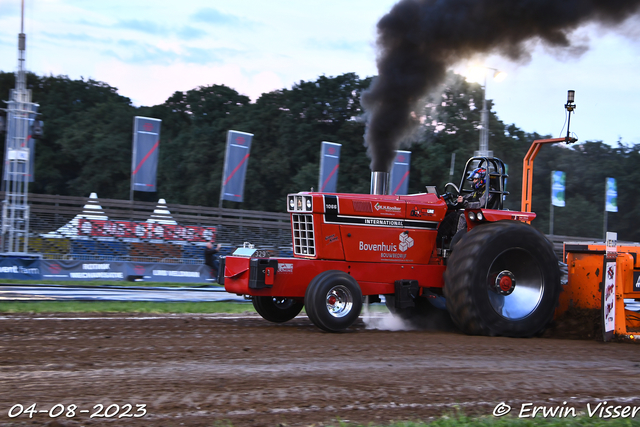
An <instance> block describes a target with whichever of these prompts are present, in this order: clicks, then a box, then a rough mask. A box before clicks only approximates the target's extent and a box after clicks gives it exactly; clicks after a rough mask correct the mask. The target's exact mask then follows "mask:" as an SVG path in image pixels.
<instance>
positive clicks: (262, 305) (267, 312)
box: [251, 297, 304, 323]
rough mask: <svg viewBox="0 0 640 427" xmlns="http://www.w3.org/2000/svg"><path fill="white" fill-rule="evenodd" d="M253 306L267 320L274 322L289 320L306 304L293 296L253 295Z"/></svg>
mask: <svg viewBox="0 0 640 427" xmlns="http://www.w3.org/2000/svg"><path fill="white" fill-rule="evenodd" d="M251 300H252V302H253V308H255V309H256V311H257V312H258V314H259V315H260V316H262V317H263V318H264V319H265V320H268V321H269V322H274V323H283V322H287V321H289V320H291V319H293V318H294V317H296V316H297V315H298V313H300V311H301V310H302V307H303V306H304V304H303V303H302V302H299V301H296V300H295V299H293V298H284V297H253V298H252V299H251Z"/></svg>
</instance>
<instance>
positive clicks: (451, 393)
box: [0, 314, 640, 426]
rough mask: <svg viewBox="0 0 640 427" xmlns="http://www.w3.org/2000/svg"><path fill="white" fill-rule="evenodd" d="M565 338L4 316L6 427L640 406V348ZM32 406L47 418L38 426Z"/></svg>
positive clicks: (311, 421) (313, 421) (177, 318)
mask: <svg viewBox="0 0 640 427" xmlns="http://www.w3.org/2000/svg"><path fill="white" fill-rule="evenodd" d="M565 323H566V322H565ZM377 325H378V327H379V328H381V327H383V326H381V325H382V323H381V322H378V323H377ZM562 327H563V325H562V324H559V325H557V326H556V328H555V330H553V331H551V332H550V333H549V334H547V335H545V336H543V337H539V338H531V339H511V338H500V337H497V338H496V337H477V336H466V335H462V334H460V333H457V332H444V331H434V330H404V331H401V330H395V331H391V330H381V329H371V323H370V322H366V323H365V322H364V321H363V320H360V321H358V322H357V323H356V325H355V326H353V327H352V328H350V329H349V330H348V331H347V332H344V333H339V334H329V333H324V332H321V331H320V330H319V329H317V328H316V327H315V326H313V324H312V323H311V322H310V321H309V319H308V318H307V317H305V316H299V317H297V318H296V319H294V320H292V321H290V322H287V323H284V324H273V323H269V322H267V321H265V320H263V319H262V318H260V317H258V316H257V315H250V314H247V315H142V314H140V315H131V314H109V315H103V314H93V315H84V314H83V315H71V314H47V315H38V314H31V315H29V314H16V315H4V316H1V317H0V425H2V426H13V425H16V426H23V425H24V426H32V425H49V426H80V425H83V426H100V425H114V426H120V425H124V426H128V425H131V426H183V425H184V426H225V425H233V426H278V425H286V426H311V425H313V426H324V425H338V424H339V422H340V421H338V420H341V421H342V422H344V423H346V424H349V423H354V424H355V423H361V424H364V425H366V424H368V423H374V424H386V423H388V422H390V421H393V420H396V421H397V420H423V421H429V420H430V419H432V417H438V416H441V415H443V414H451V413H455V412H456V411H463V412H464V413H465V414H467V415H484V416H488V417H490V416H493V415H492V413H493V411H494V408H495V407H496V405H498V404H499V403H501V402H505V403H506V404H507V405H509V406H510V407H511V408H512V411H511V414H512V415H516V416H517V415H518V414H523V415H527V414H530V412H527V410H528V408H530V406H527V405H526V404H527V403H531V404H532V405H533V406H545V407H548V408H552V407H557V406H561V407H562V408H575V410H576V412H580V411H584V412H586V411H587V405H591V406H590V407H591V408H593V407H594V406H596V405H598V404H600V403H602V404H604V403H603V402H605V401H607V402H608V403H606V405H610V404H612V403H613V402H618V403H620V404H622V405H631V406H640V393H639V392H638V390H640V351H639V350H640V347H639V346H638V345H637V344H636V343H619V342H616V343H604V342H601V341H598V340H597V339H595V337H591V338H589V337H586V338H587V339H567V337H569V338H571V334H566V333H563V332H562V330H561V328H562ZM587 329H589V328H587ZM565 332H567V331H565ZM559 337H561V338H559ZM573 338H585V337H583V336H577V337H576V336H574V337H573ZM34 403H35V404H37V406H36V407H35V408H34V407H33V406H31V409H35V410H37V411H43V412H36V413H33V412H32V418H29V414H28V411H27V410H28V408H29V407H30V405H32V404H34ZM20 405H22V406H20ZM70 405H75V407H74V406H70ZM100 405H102V406H100ZM127 405H131V409H129V406H127ZM137 405H146V406H145V408H144V409H145V410H146V414H145V415H144V416H141V417H139V418H135V417H133V415H142V414H143V412H142V409H140V407H138V406H137ZM523 405H525V406H523ZM69 408H71V411H70V410H69ZM523 408H525V409H524V412H522V411H523ZM501 409H503V408H501ZM49 410H52V412H49ZM80 411H85V412H80ZM20 412H23V413H22V415H18V416H16V415H17V414H19V413H20ZM96 412H97V415H98V416H97V417H94V418H91V415H92V414H96ZM59 413H60V414H59ZM58 414H59V415H58ZM52 415H54V416H55V415H57V416H55V417H52ZM105 415H108V416H107V417H105ZM119 416H123V417H122V418H119Z"/></svg>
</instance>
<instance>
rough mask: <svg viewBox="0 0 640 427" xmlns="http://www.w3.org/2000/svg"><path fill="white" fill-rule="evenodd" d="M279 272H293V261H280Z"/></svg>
mask: <svg viewBox="0 0 640 427" xmlns="http://www.w3.org/2000/svg"><path fill="white" fill-rule="evenodd" d="M278 273H283V274H291V273H293V263H286V262H279V263H278Z"/></svg>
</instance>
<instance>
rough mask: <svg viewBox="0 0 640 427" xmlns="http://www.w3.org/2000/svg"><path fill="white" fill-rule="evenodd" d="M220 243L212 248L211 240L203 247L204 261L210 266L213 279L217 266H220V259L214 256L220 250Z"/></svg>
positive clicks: (216, 272) (216, 275)
mask: <svg viewBox="0 0 640 427" xmlns="http://www.w3.org/2000/svg"><path fill="white" fill-rule="evenodd" d="M221 247H222V245H221V244H219V243H218V245H217V246H216V247H215V248H214V247H213V241H211V242H209V243H207V246H206V247H205V249H204V263H205V264H206V265H208V266H209V267H211V277H213V278H214V279H215V278H216V277H218V268H219V267H220V260H219V259H218V257H217V256H216V254H217V253H218V252H220V248H221Z"/></svg>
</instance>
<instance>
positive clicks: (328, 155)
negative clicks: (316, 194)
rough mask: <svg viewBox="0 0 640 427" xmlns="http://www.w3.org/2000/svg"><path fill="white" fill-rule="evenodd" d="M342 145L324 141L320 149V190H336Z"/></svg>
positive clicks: (332, 191) (326, 191) (329, 191)
mask: <svg viewBox="0 0 640 427" xmlns="http://www.w3.org/2000/svg"><path fill="white" fill-rule="evenodd" d="M341 147H342V144H336V143H333V142H326V141H322V148H321V150H320V178H319V179H318V190H319V191H320V192H323V193H335V192H336V188H337V186H338V167H339V166H340V148H341Z"/></svg>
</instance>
